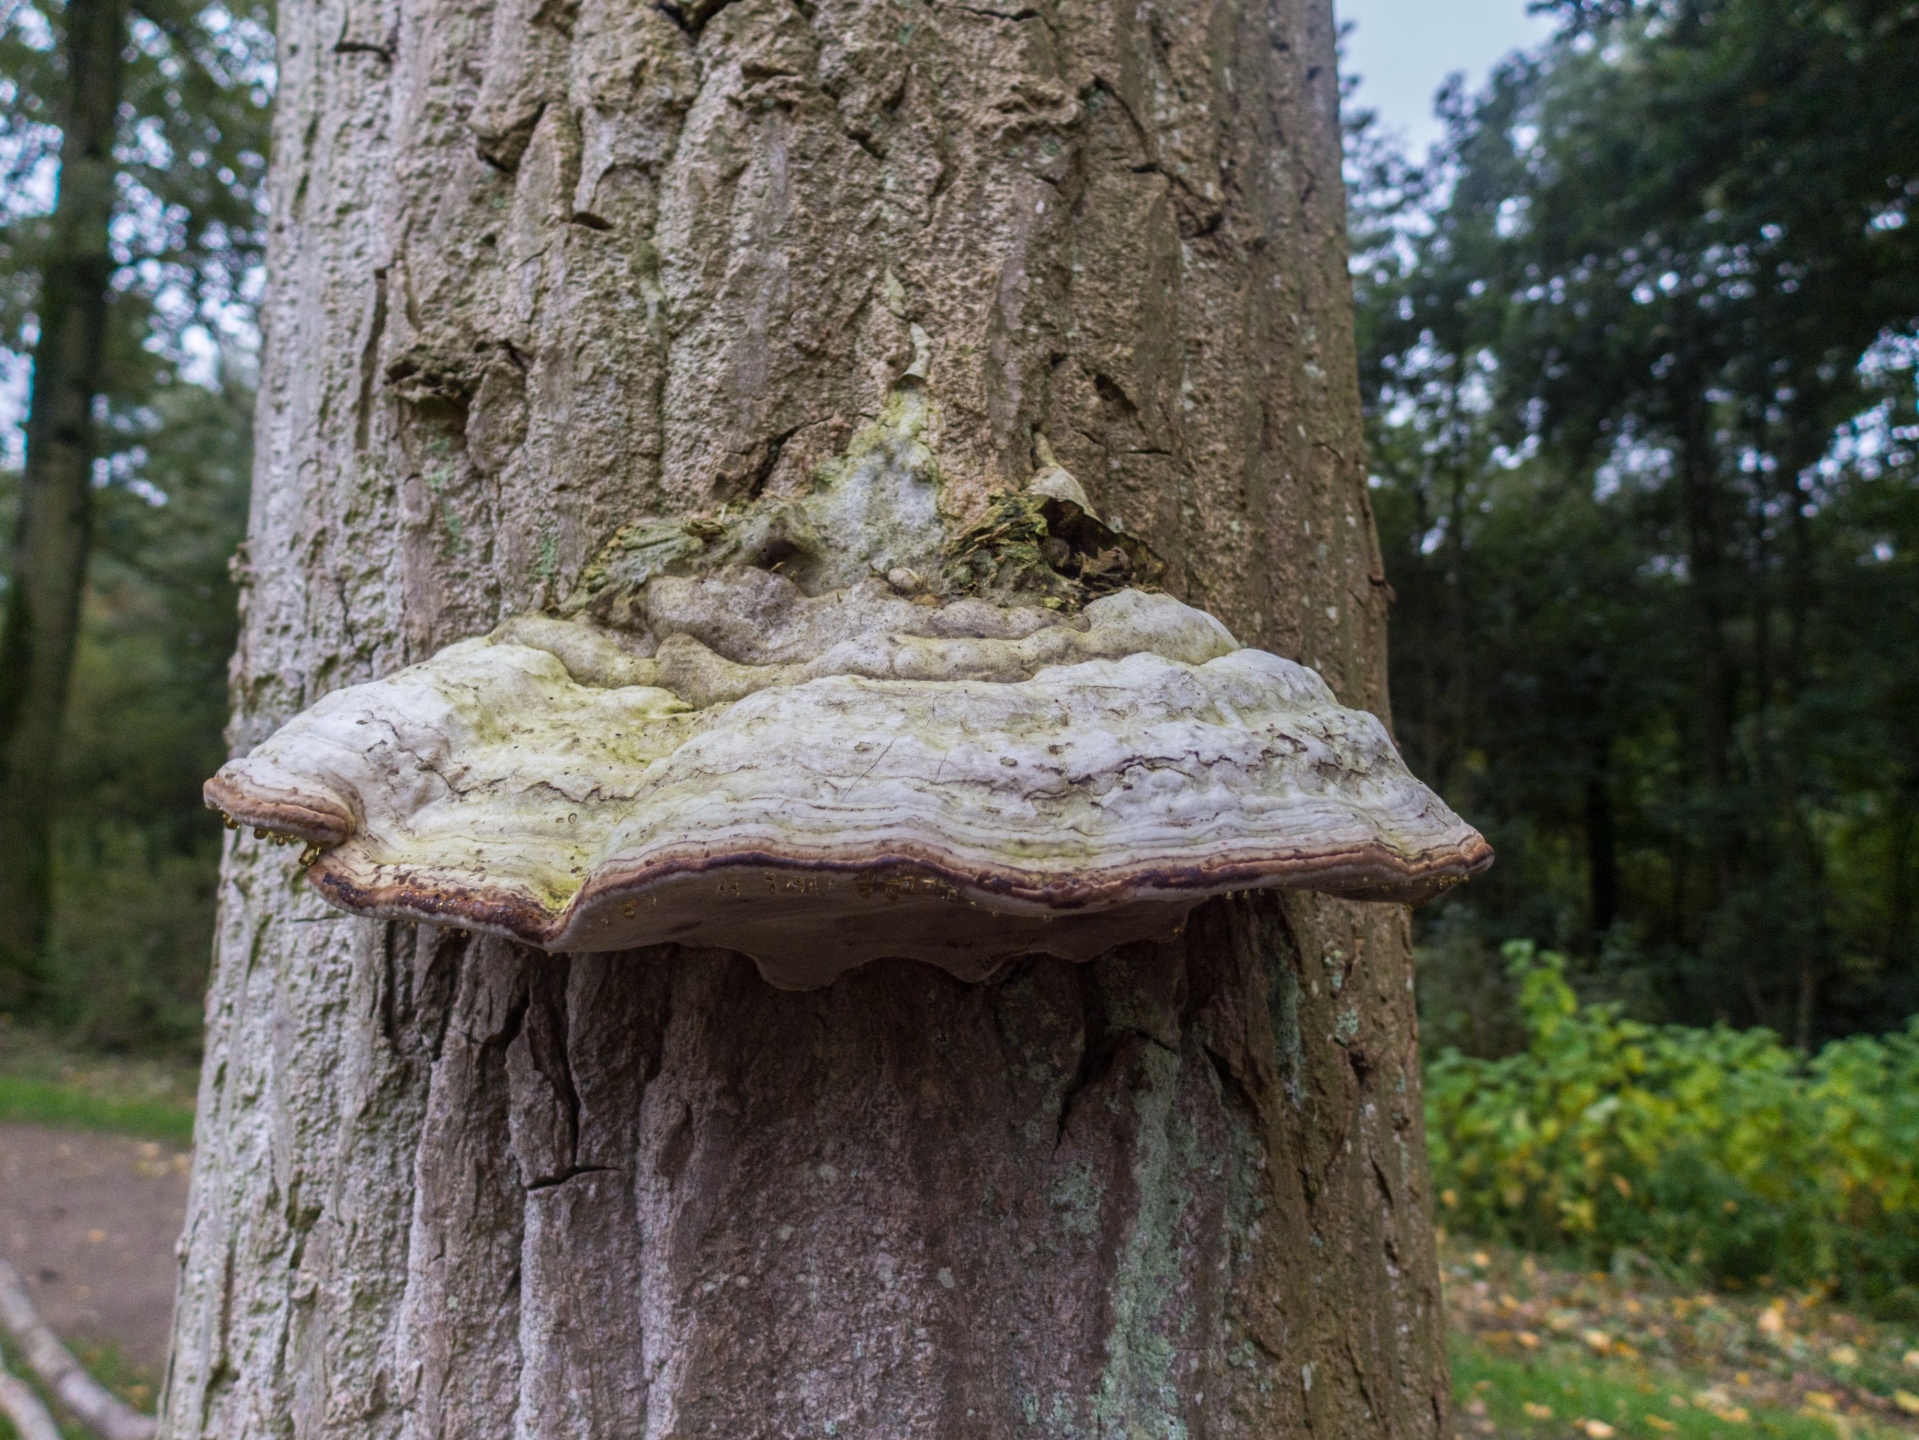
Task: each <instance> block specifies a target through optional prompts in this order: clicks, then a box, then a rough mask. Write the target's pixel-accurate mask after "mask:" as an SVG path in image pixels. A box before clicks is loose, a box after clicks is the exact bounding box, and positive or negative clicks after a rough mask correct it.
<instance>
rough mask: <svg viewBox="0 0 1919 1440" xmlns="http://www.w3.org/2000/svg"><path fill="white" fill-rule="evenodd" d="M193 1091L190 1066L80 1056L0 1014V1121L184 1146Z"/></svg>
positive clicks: (188, 1134)
mask: <svg viewBox="0 0 1919 1440" xmlns="http://www.w3.org/2000/svg"><path fill="white" fill-rule="evenodd" d="M196 1086H197V1074H196V1072H195V1070H194V1068H193V1067H192V1066H191V1065H189V1064H185V1063H182V1062H180V1061H177V1060H174V1061H168V1060H156V1059H140V1058H135V1057H125V1056H102V1055H92V1054H83V1053H81V1052H78V1051H74V1050H71V1049H68V1048H66V1047H65V1046H63V1045H62V1044H61V1043H60V1042H59V1041H58V1040H57V1039H53V1038H50V1037H47V1036H44V1035H39V1034H35V1033H34V1032H32V1031H29V1030H25V1029H22V1028H20V1027H18V1026H14V1025H10V1024H6V1023H4V1017H0V1121H14V1122H20V1123H25V1124H30V1125H50V1126H58V1127H64V1128H66V1129H71V1130H98V1131H105V1132H108V1133H110V1134H116V1135H134V1136H138V1137H139V1138H141V1139H143V1140H164V1141H168V1142H171V1143H173V1144H176V1145H185V1144H188V1143H190V1142H191V1141H192V1139H193V1098H194V1090H195V1088H196Z"/></svg>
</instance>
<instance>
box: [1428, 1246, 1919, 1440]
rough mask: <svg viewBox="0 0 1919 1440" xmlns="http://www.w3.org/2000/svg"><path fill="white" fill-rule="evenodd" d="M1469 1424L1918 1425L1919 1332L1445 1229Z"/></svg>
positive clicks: (1491, 1433) (1842, 1436) (1526, 1431)
mask: <svg viewBox="0 0 1919 1440" xmlns="http://www.w3.org/2000/svg"><path fill="white" fill-rule="evenodd" d="M1440 1267H1441V1273H1442V1278H1443V1280H1444V1282H1445V1287H1446V1309H1447V1320H1448V1329H1449V1332H1450V1340H1451V1348H1452V1359H1453V1397H1454V1405H1453V1425H1454V1430H1455V1432H1456V1434H1457V1435H1458V1436H1459V1437H1460V1440H1480V1437H1497V1440H1517V1437H1522V1436H1523V1437H1535V1436H1536V1437H1540V1440H1545V1437H1586V1440H1611V1437H1615V1436H1617V1437H1620V1440H1626V1437H1632V1440H1641V1437H1644V1440H1654V1437H1676V1440H1708V1437H1723V1440H1734V1437H1739V1436H1768V1437H1772V1436H1779V1437H1790V1440H1835V1437H1836V1440H1871V1437H1876V1436H1895V1435H1898V1436H1905V1435H1919V1334H1915V1332H1913V1331H1912V1330H1910V1329H1908V1328H1906V1327H1902V1326H1896V1325H1888V1324H1879V1323H1874V1322H1871V1321H1867V1320H1863V1319H1861V1318H1859V1317H1858V1316H1856V1315H1854V1314H1852V1313H1850V1312H1849V1311H1846V1310H1844V1309H1841V1308H1839V1307H1837V1306H1835V1305H1832V1304H1831V1303H1829V1301H1828V1300H1827V1299H1826V1297H1825V1296H1823V1295H1820V1294H1817V1293H1814V1294H1806V1293H1793V1294H1773V1293H1770V1292H1767V1291H1764V1290H1761V1291H1758V1292H1753V1293H1745V1294H1738V1293H1728V1292H1725V1291H1705V1292H1702V1291H1698V1290H1690V1289H1682V1288H1678V1287H1674V1286H1671V1285H1666V1284H1662V1283H1660V1282H1659V1281H1657V1280H1655V1279H1648V1278H1647V1277H1645V1276H1643V1275H1641V1276H1630V1277H1621V1276H1614V1275H1611V1274H1606V1273H1602V1272H1582V1271H1580V1270H1577V1269H1573V1268H1570V1267H1567V1266H1564V1265H1557V1264H1552V1263H1548V1262H1546V1261H1544V1260H1542V1259H1540V1258H1538V1257H1535V1256H1531V1255H1524V1254H1521V1253H1519V1252H1517V1251H1511V1250H1504V1249H1500V1248H1498V1247H1496V1246H1491V1245H1483V1244H1477V1243H1474V1242H1472V1241H1470V1240H1461V1239H1458V1238H1449V1237H1442V1240H1441V1244H1440Z"/></svg>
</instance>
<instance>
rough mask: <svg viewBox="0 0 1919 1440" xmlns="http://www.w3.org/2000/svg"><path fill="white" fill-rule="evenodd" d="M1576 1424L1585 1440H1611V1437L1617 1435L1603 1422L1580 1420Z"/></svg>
mask: <svg viewBox="0 0 1919 1440" xmlns="http://www.w3.org/2000/svg"><path fill="white" fill-rule="evenodd" d="M1578 1424H1579V1428H1580V1430H1582V1431H1583V1432H1584V1433H1585V1435H1586V1440H1612V1437H1613V1436H1615V1435H1617V1434H1618V1433H1619V1432H1618V1431H1617V1430H1615V1429H1613V1428H1612V1426H1610V1425H1608V1424H1607V1423H1606V1422H1605V1421H1604V1420H1581V1421H1579V1422H1578Z"/></svg>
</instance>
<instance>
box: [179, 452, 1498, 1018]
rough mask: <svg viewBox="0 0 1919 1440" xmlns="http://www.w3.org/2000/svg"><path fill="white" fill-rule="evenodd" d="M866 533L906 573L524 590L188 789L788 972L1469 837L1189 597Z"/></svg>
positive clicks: (561, 914) (1382, 894)
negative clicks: (1001, 589)
mask: <svg viewBox="0 0 1919 1440" xmlns="http://www.w3.org/2000/svg"><path fill="white" fill-rule="evenodd" d="M910 419H912V417H911V416H909V420H910ZM913 423H918V422H917V421H916V420H915V421H913ZM860 443H861V442H858V441H856V443H855V449H854V451H852V452H849V453H850V454H851V455H853V456H854V457H855V459H857V460H859V461H860V463H859V464H857V465H849V464H846V463H842V465H841V467H840V468H841V472H842V473H843V474H844V473H849V472H850V473H851V474H853V475H854V476H855V478H856V479H857V481H858V484H859V488H860V506H859V508H861V509H862V510H863V511H865V510H871V509H872V508H874V507H875V506H876V505H877V506H884V505H885V504H888V503H891V502H887V501H886V500H885V484H886V482H887V471H886V467H885V466H884V465H883V464H880V463H879V462H878V461H875V460H874V459H873V456H874V455H875V454H879V455H881V456H882V457H883V456H884V455H885V454H887V453H904V454H906V455H907V456H908V460H909V462H910V466H921V465H924V464H925V463H926V459H925V456H924V454H923V453H920V452H922V451H923V450H924V447H917V448H916V447H913V446H903V445H895V446H893V447H892V449H891V450H890V451H889V450H888V449H887V447H885V446H880V445H875V444H873V443H872V441H871V437H870V436H869V437H867V440H866V444H865V449H864V450H861V449H860ZM1047 458H1048V459H1049V460H1050V456H1049V457H1047ZM1054 468H1057V467H1054ZM1044 473H1045V472H1042V474H1044ZM1061 473H1062V474H1063V473H1064V472H1061ZM1067 478H1068V479H1070V477H1067ZM893 483H894V484H895V485H896V486H898V485H901V484H904V485H905V486H906V487H907V488H908V493H909V494H911V495H912V497H913V500H914V504H915V507H916V509H925V508H927V505H929V504H930V501H928V500H927V499H926V497H924V496H922V495H920V494H919V493H918V492H919V491H920V490H922V489H930V488H931V487H930V486H928V485H927V483H926V480H925V478H924V476H923V474H907V475H905V476H904V477H900V476H895V477H894V481H893ZM1056 488H1057V487H1056ZM822 498H823V501H824V502H825V503H822V504H821V505H820V506H819V507H817V510H816V511H815V512H814V513H816V514H819V515H822V516H824V515H830V514H831V513H832V511H833V510H834V509H835V508H840V507H844V506H845V505H846V504H847V503H849V502H848V497H847V496H846V495H845V494H844V493H843V487H842V488H841V489H840V490H836V489H835V487H834V486H833V485H830V484H829V485H826V486H823V487H822ZM914 519H915V525H916V527H918V526H922V525H923V524H924V517H923V516H920V515H918V514H917V513H916V514H915V517H914ZM646 543H648V544H651V543H653V542H652V541H650V540H649V541H647V542H646ZM921 548H922V550H923V549H924V547H923V546H922V547H921ZM881 558H882V559H883V560H885V561H887V562H888V564H889V565H890V567H891V568H892V569H893V572H894V579H895V586H888V585H885V584H881V583H880V582H878V581H876V580H871V579H861V580H856V581H854V582H853V583H846V584H840V585H837V586H835V587H833V588H829V589H824V590H821V591H819V592H818V593H815V594H808V593H806V591H805V590H804V589H803V588H802V587H801V586H800V585H799V584H796V583H795V582H794V581H792V580H790V579H787V578H786V577H785V576H784V575H781V574H777V573H774V572H773V571H771V570H769V569H764V568H757V567H755V566H753V565H750V564H729V565H724V566H722V567H721V568H719V569H717V570H713V571H710V572H708V573H694V574H650V575H644V576H636V577H635V578H634V580H633V583H632V584H630V585H629V586H628V593H627V594H626V595H625V597H624V599H623V604H624V606H625V608H624V609H623V610H622V611H621V614H622V615H623V616H624V617H625V620H626V624H625V627H624V628H622V629H617V630H616V629H609V628H605V627H602V626H599V625H596V624H594V623H591V622H590V621H588V620H581V619H574V620H562V619H555V618H552V617H548V616H520V617H516V618H514V619H512V620H509V621H508V622H507V623H506V624H504V625H502V626H501V627H500V628H499V629H497V630H496V631H494V633H493V634H492V635H490V636H487V637H484V638H480V639H474V640H466V641H461V642H460V643H458V644H455V645H452V646H449V647H448V648H446V649H445V650H442V651H441V652H440V653H439V654H437V655H435V656H434V657H433V658H432V659H430V660H428V661H426V662H425V663H424V664H420V665H414V666H411V667H409V668H407V669H405V670H402V671H400V672H399V673H397V674H395V675H392V676H389V677H388V678H386V679H384V680H380V681H377V682H374V683H372V684H366V685H357V686H353V687H351V688H349V689H344V690H340V691H336V692H335V693H333V694H331V695H328V696H327V697H325V698H324V699H322V700H321V701H320V702H319V703H318V704H316V705H314V706H313V707H312V708H311V709H309V710H308V711H306V712H304V713H303V714H301V715H299V716H297V717H295V718H294V719H293V720H292V721H290V722H289V723H288V724H287V725H286V726H285V727H283V728H282V729H281V730H280V731H279V732H278V733H276V734H275V735H273V736H272V737H271V738H269V739H268V740H267V741H266V742H265V743H264V744H262V745H260V746H259V747H258V748H257V749H255V750H254V751H253V752H252V753H251V754H250V755H248V756H246V757H245V758H243V759H239V760H235V761H232V762H230V763H229V764H227V765H226V766H225V767H223V768H222V769H221V771H220V773H219V774H218V775H216V776H215V777H214V778H213V779H212V780H211V781H209V782H208V785H207V797H208V801H209V803H210V804H213V805H215V806H217V807H218V808H220V809H222V810H224V811H225V812H227V813H228V814H229V815H230V816H231V817H233V818H234V819H235V820H237V821H239V822H241V823H246V824H252V825H255V826H258V827H260V828H262V829H263V830H266V831H268V832H270V833H273V834H276V835H281V836H288V837H294V838H298V839H301V840H304V841H306V842H308V844H309V845H311V846H313V847H316V849H317V852H318V853H317V855H314V856H311V857H310V864H309V874H310V876H311V878H312V880H313V881H314V883H315V884H316V885H317V886H318V887H319V888H320V890H321V892H322V893H323V894H325V895H326V896H327V897H328V898H329V899H330V900H332V901H333V902H334V903H335V904H337V905H340V906H342V907H343V908H345V909H348V910H351V911H355V912H358V913H364V914H375V915H385V916H392V917H402V918H411V919H418V920H426V921H434V922H438V923H444V924H458V925H462V926H470V927H475V928H480V929H486V930H493V931H497V932H500V933H505V934H509V935H513V936H516V937H518V938H520V939H522V940H525V941H527V942H529V943H531V944H534V945H538V946H541V947H544V948H546V949H550V950H613V949H624V948H628V947H632V946H639V945H648V944H656V943H661V942H668V941H675V942H680V943H684V944H698V945H717V946H723V947H727V948H732V949H737V950H741V951H744V952H746V953H747V954H749V955H751V956H752V957H753V958H754V959H755V960H756V961H757V962H758V963H759V965H760V967H761V970H762V972H763V973H764V974H765V975H766V976H767V978H768V979H769V980H771V981H772V982H773V983H775V984H779V985H785V986H792V987H799V986H808V985H818V984H824V983H827V982H829V981H830V980H831V979H832V978H833V977H834V976H835V975H837V974H838V973H840V972H841V971H843V970H845V969H847V968H850V967H851V966H854V965H858V964H862V963H864V962H866V961H869V960H873V959H878V958H882V957H887V956H895V957H908V958H914V959H921V960H927V961H931V962H933V963H935V964H939V965H942V966H944V967H945V968H947V969H948V970H951V971H953V972H954V973H955V974H958V975H961V976H965V977H968V978H978V977H980V976H984V975H986V974H989V973H991V972H992V971H993V970H994V969H995V968H996V967H997V966H998V965H999V964H1001V963H1002V962H1003V961H1004V960H1006V959H1007V958H1009V957H1011V956H1015V955H1018V954H1022V953H1030V952H1046V953H1051V954H1055V955H1061V956H1065V957H1067V958H1070V959H1089V958H1091V957H1092V956H1093V955H1095V954H1098V953H1099V952H1101V951H1102V950H1105V949H1108V948H1110V947H1111V946H1112V945H1115V944H1118V943H1120V942H1122V941H1125V940H1129V939H1136V938H1143V937H1148V936H1151V935H1155V934H1160V933H1164V932H1166V931H1168V930H1170V929H1173V928H1175V927H1176V926H1177V925H1178V924H1179V923H1180V921H1181V919H1182V918H1183V917H1184V915H1185V914H1186V912H1187V911H1188V910H1190V909H1191V907H1192V906H1193V905H1194V904H1196V903H1198V902H1199V901H1200V900H1201V899H1203V898H1205V897H1206V896H1207V895H1211V894H1218V893H1221V892H1224V891H1228V890H1238V889H1245V888H1251V887H1259V886H1285V887H1296V888H1303V889H1315V890H1322V891H1328V892H1333V893H1340V894H1348V895H1354V896H1360V897H1372V898H1385V899H1399V900H1414V901H1416V900H1419V899H1422V898H1425V897H1426V896H1428V895H1430V894H1432V893H1436V892H1437V891H1438V890H1440V889H1443V888H1445V887H1446V886H1447V885H1449V884H1451V883H1456V882H1457V881H1458V880H1459V879H1462V878H1464V877H1465V875H1467V874H1469V873H1471V872H1473V871H1475V870H1478V869H1482V868H1484V866H1485V865H1486V864H1488V863H1490V861H1491V850H1490V848H1489V847H1488V846H1487V845H1486V843H1485V841H1484V840H1483V839H1482V838H1481V837H1480V836H1479V835H1478V834H1477V832H1475V831H1474V830H1473V829H1472V828H1471V827H1470V826H1468V825H1466V824H1465V823H1464V822H1463V821H1462V820H1460V819H1459V817H1458V816H1456V815H1455V814H1453V813H1452V811H1450V810H1449V809H1447V808H1446V806H1445V805H1444V803H1443V802H1441V801H1440V800H1439V798H1438V797H1437V796H1435V795H1434V794H1433V793H1432V792H1431V791H1430V790H1428V789H1427V788H1426V787H1425V786H1423V785H1422V784H1420V783H1419V781H1418V780H1416V779H1414V778H1413V776H1412V775H1411V774H1410V773H1409V772H1408V771H1407V769H1406V767H1405V765H1404V763H1403V762H1402V761H1401V760H1400V758H1399V755H1398V753H1397V752H1396V751H1395V750H1394V748H1393V745H1392V742H1391V740H1390V739H1389V738H1388V737H1387V735H1386V732H1385V729H1384V727H1383V726H1381V725H1380V723H1379V721H1378V720H1377V719H1375V718H1374V717H1373V716H1371V715H1369V714H1366V713H1364V712H1360V711H1354V710H1348V709H1345V708H1343V707H1342V706H1340V705H1339V704H1338V703H1337V701H1335V699H1334V698H1333V695H1332V693H1331V691H1330V690H1328V688H1327V687H1326V685H1325V683H1324V682H1323V681H1322V680H1321V679H1320V678H1319V677H1318V676H1317V675H1315V674H1314V673H1313V672H1312V671H1310V670H1307V669H1305V668H1304V667H1303V666H1300V665H1296V664H1294V663H1292V662H1291V661H1288V660H1283V659H1280V658H1279V657H1277V656H1274V655H1269V654H1266V653H1264V652H1261V651H1256V650H1248V649H1243V648H1241V647H1240V646H1239V645H1238V644H1237V642H1236V641H1235V640H1234V639H1233V637H1232V636H1231V635H1230V634H1229V633H1228V632H1227V631H1226V629H1225V627H1224V626H1222V625H1221V624H1220V623H1219V622H1218V621H1217V620H1215V619H1213V618H1212V617H1211V616H1209V615H1206V614H1204V613H1203V612H1201V611H1198V610H1194V609H1192V608H1190V607H1188V606H1186V605H1183V604H1181V603H1180V602H1178V601H1176V600H1174V599H1172V598H1171V597H1169V596H1166V595H1162V594H1152V593H1146V592H1143V591H1140V590H1137V589H1120V590H1118V591H1117V592H1116V593H1110V594H1106V595H1104V596H1103V597H1101V598H1095V599H1092V600H1090V601H1088V602H1087V603H1085V604H1084V606H1083V608H1081V609H1080V610H1079V612H1078V613H1077V614H1070V613H1066V612H1065V611H1064V610H1063V609H1052V608H1047V606H1046V605H1044V604H1038V605H1020V604H995V603H991V602H989V601H987V600H984V599H979V598H946V599H944V600H942V599H938V598H935V597H931V596H927V595H923V594H916V595H913V596H912V597H911V598H909V597H908V596H907V595H904V594H901V593H899V588H897V587H898V586H899V584H900V570H901V567H900V566H899V565H898V564H895V563H893V562H895V561H897V560H898V559H899V558H900V557H899V556H897V555H882V557H881ZM910 558H913V559H916V560H918V561H920V563H921V564H927V563H928V562H927V561H926V559H925V556H924V554H923V553H922V554H917V555H914V556H912V557H910ZM868 573H870V569H869V571H868ZM908 573H909V574H910V575H911V579H912V582H913V584H912V585H911V586H909V587H907V588H913V589H916V588H918V585H919V583H920V580H919V575H918V573H917V572H908ZM836 578H838V577H836Z"/></svg>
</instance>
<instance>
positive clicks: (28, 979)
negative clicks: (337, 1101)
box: [0, 0, 127, 1010]
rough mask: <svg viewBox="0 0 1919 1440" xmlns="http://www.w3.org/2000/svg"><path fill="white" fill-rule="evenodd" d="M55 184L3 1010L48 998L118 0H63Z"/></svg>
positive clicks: (9, 698)
mask: <svg viewBox="0 0 1919 1440" xmlns="http://www.w3.org/2000/svg"><path fill="white" fill-rule="evenodd" d="M63 25H64V28H63V32H62V35H61V50H62V58H63V59H64V60H65V63H66V89H67V95H66V104H65V113H64V114H63V116H62V123H63V125H64V126H65V133H64V134H63V135H62V136H61V140H60V188H59V194H58V197H57V199H56V201H55V205H54V212H53V226H52V234H51V235H50V236H49V243H48V246H47V254H46V260H45V264H44V265H43V267H42V269H41V273H40V296H39V307H38V309H39V322H40V338H39V340H38V342H36V344H35V345H34V349H33V386H32V390H31V392H30V394H29V396H28V400H27V453H26V467H25V472H24V473H23V474H22V476H21V478H20V522H19V531H18V533H17V534H16V535H15V537H14V548H13V557H12V558H13V563H12V565H11V567H10V571H9V580H10V584H9V585H8V587H7V590H6V597H5V605H4V607H3V608H4V613H0V1010H11V1009H15V1008H20V1007H30V1006H31V1005H32V1004H33V1003H34V1001H35V1000H37V999H39V998H40V996H39V988H40V982H41V980H42V978H43V977H42V976H41V974H40V969H41V965H42V951H43V950H44V948H45V946H46V941H47V922H48V916H49V912H50V911H51V908H52V888H53V856H52V835H53V813H54V803H55V800H56V799H57V797H58V795H59V793H60V782H59V774H60V723H61V720H62V718H63V717H64V716H65V714H66V708H67V682H68V679H69V677H70V676H71V675H72V673H73V650H74V645H75V643H76V641H77V639H78V636H79V630H80V593H81V591H82V589H83V588H84V587H85V584H86V578H87V555H88V550H89V549H90V547H91V545H92V539H93V525H92V514H93V491H92V482H93V461H94V457H95V455H96V454H97V453H98V437H97V435H96V433H95V427H94V423H93V401H94V397H95V396H97V395H99V394H100V392H101V391H102V390H103V389H104V388H105V378H106V377H105V371H106V331H107V301H108V290H109V287H110V286H111V284H112V282H113V268H114V267H113V255H112V252H111V250H110V248H109V246H108V235H107V225H108V222H109V221H110V220H111V219H112V216H113V206H114V201H115V198H116V196H115V189H114V178H115V175H116V173H117V171H118V166H117V165H116V164H115V159H114V154H113V142H114V136H115V126H116V124H117V123H118V119H119V106H120V76H121V70H122V68H123V67H122V64H121V58H120V50H121V47H122V46H123V45H125V44H126V28H127V9H126V5H125V3H124V0H68V4H67V7H66V12H65V15H64V17H63Z"/></svg>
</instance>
